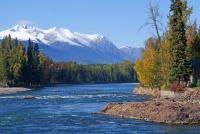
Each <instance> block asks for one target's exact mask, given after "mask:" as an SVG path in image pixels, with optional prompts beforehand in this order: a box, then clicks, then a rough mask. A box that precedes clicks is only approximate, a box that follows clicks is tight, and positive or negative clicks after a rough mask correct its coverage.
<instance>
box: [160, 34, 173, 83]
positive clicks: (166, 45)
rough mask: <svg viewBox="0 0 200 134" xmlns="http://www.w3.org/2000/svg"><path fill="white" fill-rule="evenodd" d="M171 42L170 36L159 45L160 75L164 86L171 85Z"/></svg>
mask: <svg viewBox="0 0 200 134" xmlns="http://www.w3.org/2000/svg"><path fill="white" fill-rule="evenodd" d="M170 57H171V56H170V42H169V39H168V35H167V34H166V36H165V37H164V38H163V40H162V41H161V42H160V45H159V60H160V74H161V81H162V82H161V83H162V86H167V85H168V84H169V77H170V73H169V69H170Z"/></svg>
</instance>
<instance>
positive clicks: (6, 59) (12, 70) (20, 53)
mask: <svg viewBox="0 0 200 134" xmlns="http://www.w3.org/2000/svg"><path fill="white" fill-rule="evenodd" d="M110 82H113V83H114V82H136V75H135V72H134V69H133V63H131V62H129V61H124V62H122V63H119V64H91V65H90V64H88V65H82V64H78V63H75V62H56V61H53V60H52V59H49V58H48V57H46V56H45V54H44V53H43V52H42V51H40V49H39V45H38V44H37V43H33V42H32V41H31V40H29V41H28V43H26V44H24V43H22V42H20V41H18V40H17V39H15V40H14V39H12V38H11V36H10V35H9V36H7V37H5V38H4V39H3V40H2V41H1V43H0V86H29V87H36V86H40V85H44V84H57V83H110Z"/></svg>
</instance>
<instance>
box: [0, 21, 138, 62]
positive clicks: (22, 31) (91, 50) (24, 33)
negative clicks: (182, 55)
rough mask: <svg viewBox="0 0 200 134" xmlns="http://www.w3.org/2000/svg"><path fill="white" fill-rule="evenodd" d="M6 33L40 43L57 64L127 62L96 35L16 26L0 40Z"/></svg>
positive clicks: (108, 43) (118, 52) (106, 39)
mask: <svg viewBox="0 0 200 134" xmlns="http://www.w3.org/2000/svg"><path fill="white" fill-rule="evenodd" d="M9 34H10V35H11V37H12V38H17V39H18V40H20V41H23V42H27V40H28V39H31V40H32V41H33V42H35V43H39V45H40V48H41V50H42V51H43V52H44V53H45V54H46V55H47V56H48V57H50V58H52V59H53V60H56V61H76V62H78V63H118V62H121V61H122V60H124V59H130V57H129V56H128V54H127V53H126V52H125V51H121V50H120V49H118V48H117V47H116V46H115V45H114V44H113V43H112V42H111V41H110V40H109V39H108V38H106V37H104V36H102V35H99V34H93V35H88V34H81V33H77V32H71V31H70V30H68V29H63V28H56V27H54V28H50V29H47V30H44V29H40V28H37V27H32V26H26V25H16V26H14V27H12V28H10V29H8V30H5V31H2V32H0V40H2V39H3V38H4V37H5V36H8V35H9ZM131 59H134V58H131Z"/></svg>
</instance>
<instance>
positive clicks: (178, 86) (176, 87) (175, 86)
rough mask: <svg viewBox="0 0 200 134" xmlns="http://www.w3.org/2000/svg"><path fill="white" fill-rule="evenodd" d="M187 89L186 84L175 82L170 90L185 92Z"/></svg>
mask: <svg viewBox="0 0 200 134" xmlns="http://www.w3.org/2000/svg"><path fill="white" fill-rule="evenodd" d="M184 89H185V86H184V85H183V84H178V83H173V84H171V85H170V91H173V92H183V91H184Z"/></svg>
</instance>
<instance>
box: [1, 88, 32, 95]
mask: <svg viewBox="0 0 200 134" xmlns="http://www.w3.org/2000/svg"><path fill="white" fill-rule="evenodd" d="M30 90H32V89H30V88H24V87H6V88H4V87H0V95H7V94H14V93H18V92H24V91H30Z"/></svg>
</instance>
